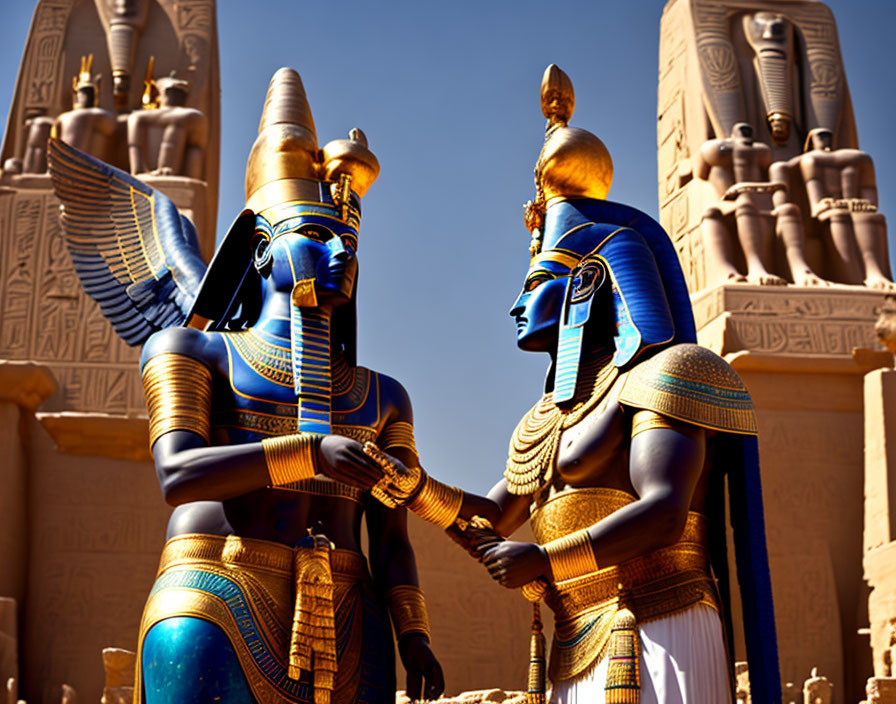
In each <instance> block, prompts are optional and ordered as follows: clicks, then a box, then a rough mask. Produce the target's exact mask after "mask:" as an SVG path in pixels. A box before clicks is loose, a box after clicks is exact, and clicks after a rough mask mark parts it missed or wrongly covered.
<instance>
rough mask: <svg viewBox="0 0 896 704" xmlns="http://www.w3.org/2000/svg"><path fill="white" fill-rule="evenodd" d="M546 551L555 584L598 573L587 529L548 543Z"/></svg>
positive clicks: (545, 547)
mask: <svg viewBox="0 0 896 704" xmlns="http://www.w3.org/2000/svg"><path fill="white" fill-rule="evenodd" d="M544 549H545V551H546V552H547V554H548V560H550V563H551V571H552V572H553V573H554V581H555V582H562V581H564V580H567V579H573V578H574V577H581V576H582V575H586V574H591V573H592V572H597V560H596V559H595V558H594V550H593V549H592V548H591V536H590V535H588V530H587V529H585V528H583V529H582V530H577V531H576V532H575V533H570V534H569V535H565V536H563V537H562V538H557V540H552V541H551V542H549V543H546V544H545V546H544Z"/></svg>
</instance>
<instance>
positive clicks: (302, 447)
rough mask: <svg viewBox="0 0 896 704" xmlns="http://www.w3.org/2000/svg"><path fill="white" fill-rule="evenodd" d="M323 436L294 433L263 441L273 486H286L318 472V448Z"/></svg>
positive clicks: (265, 459) (262, 444)
mask: <svg viewBox="0 0 896 704" xmlns="http://www.w3.org/2000/svg"><path fill="white" fill-rule="evenodd" d="M321 439H322V438H321V436H320V435H316V434H314V433H294V434H292V435H281V436H279V437H276V438H265V439H264V440H262V441H261V447H262V449H263V450H264V461H265V462H266V463H267V465H268V475H269V476H270V477H271V486H285V485H286V484H291V483H292V482H298V481H301V480H303V479H310V478H311V477H313V476H314V475H315V474H317V450H318V447H320V441H321Z"/></svg>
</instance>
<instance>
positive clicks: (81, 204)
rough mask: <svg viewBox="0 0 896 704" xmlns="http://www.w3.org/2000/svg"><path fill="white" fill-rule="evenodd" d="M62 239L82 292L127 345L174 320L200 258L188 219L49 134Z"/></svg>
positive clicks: (201, 268)
mask: <svg viewBox="0 0 896 704" xmlns="http://www.w3.org/2000/svg"><path fill="white" fill-rule="evenodd" d="M48 162H49V166H50V169H49V170H50V176H51V177H52V180H53V188H54V189H55V191H56V196H57V197H58V198H59V200H60V201H61V203H62V215H61V221H62V226H63V229H64V231H65V242H66V244H67V245H68V250H69V253H70V254H71V258H72V263H73V264H74V266H75V271H77V273H78V277H79V278H80V279H81V285H82V286H83V287H84V290H85V291H87V293H88V294H90V296H91V297H92V298H93V299H94V300H95V301H96V302H97V303H99V305H100V309H101V310H102V311H103V315H105V316H106V318H107V319H108V320H109V322H111V323H112V326H113V327H114V328H115V332H117V333H118V334H119V335H120V336H121V337H122V338H123V339H124V341H125V342H127V343H128V344H129V345H139V344H141V343H143V342H144V341H145V340H146V338H148V337H149V336H150V335H151V334H152V333H154V332H156V331H158V330H162V329H163V328H167V327H171V326H174V325H180V324H182V323H183V322H184V320H185V318H186V317H187V313H188V312H189V310H190V308H191V306H192V305H193V301H194V300H195V298H196V293H197V291H198V290H199V284H200V282H201V280H202V276H203V274H204V273H205V269H206V266H205V263H204V262H203V261H202V258H201V257H200V255H199V244H198V242H197V239H196V231H195V229H194V228H193V224H192V223H191V222H190V221H189V220H188V219H187V218H185V217H184V216H182V215H181V214H180V213H179V212H178V211H177V208H176V207H175V205H174V203H172V202H171V200H170V199H169V198H168V197H167V196H165V195H164V194H162V193H160V192H159V191H156V190H154V189H152V188H150V187H149V186H147V185H146V184H145V183H142V182H141V181H138V180H137V179H136V178H134V177H133V176H131V175H130V174H127V173H125V172H124V171H121V170H120V169H116V168H115V167H113V166H109V165H108V164H105V163H103V162H102V161H99V160H98V159H94V158H93V157H91V156H89V155H87V154H84V153H83V152H81V151H79V150H77V149H75V148H74V147H70V146H69V145H67V144H65V143H64V142H62V141H60V140H58V139H50V144H49V151H48Z"/></svg>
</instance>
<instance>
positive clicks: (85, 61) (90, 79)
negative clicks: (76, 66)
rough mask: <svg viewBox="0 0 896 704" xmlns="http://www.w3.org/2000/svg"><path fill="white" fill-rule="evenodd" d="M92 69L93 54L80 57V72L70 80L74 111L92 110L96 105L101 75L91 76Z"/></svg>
mask: <svg viewBox="0 0 896 704" xmlns="http://www.w3.org/2000/svg"><path fill="white" fill-rule="evenodd" d="M92 68H93V54H90V55H88V56H82V57H81V70H80V71H78V75H77V76H75V77H74V78H72V91H73V92H74V97H73V99H72V104H73V106H74V107H75V108H76V109H80V108H92V107H94V106H95V105H96V104H97V99H98V98H99V92H100V79H101V78H102V76H101V75H99V74H97V75H96V76H93V75H92V74H91V73H90V71H91V69H92Z"/></svg>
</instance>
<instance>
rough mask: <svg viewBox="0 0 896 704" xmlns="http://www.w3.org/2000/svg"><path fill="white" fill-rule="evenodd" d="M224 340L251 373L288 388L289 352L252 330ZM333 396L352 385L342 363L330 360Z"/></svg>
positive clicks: (290, 380) (351, 377)
mask: <svg viewBox="0 0 896 704" xmlns="http://www.w3.org/2000/svg"><path fill="white" fill-rule="evenodd" d="M227 339H228V340H231V341H232V342H233V346H234V349H235V350H236V352H237V354H238V355H239V356H240V358H241V359H242V360H243V361H244V362H245V363H246V364H248V365H249V367H251V368H252V370H253V371H254V372H256V373H257V374H259V375H261V376H263V377H264V378H265V379H267V380H268V381H270V382H273V383H274V384H278V385H279V386H290V387H291V386H292V385H293V374H292V350H291V349H290V348H289V347H284V346H282V345H277V344H275V343H273V342H271V341H269V340H266V339H265V338H264V337H262V336H261V335H259V334H258V333H257V332H255V330H254V329H253V328H249V329H248V330H243V331H242V332H236V333H230V334H228V335H227ZM333 367H334V369H333V382H332V384H333V394H334V395H335V394H344V393H346V392H347V391H348V390H349V389H350V388H351V387H352V385H353V384H354V382H355V373H354V369H352V368H350V367H349V366H348V365H347V364H346V363H345V361H344V360H342V359H341V358H340V359H339V360H333Z"/></svg>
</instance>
